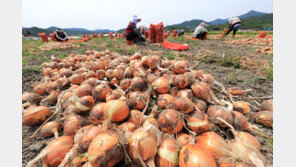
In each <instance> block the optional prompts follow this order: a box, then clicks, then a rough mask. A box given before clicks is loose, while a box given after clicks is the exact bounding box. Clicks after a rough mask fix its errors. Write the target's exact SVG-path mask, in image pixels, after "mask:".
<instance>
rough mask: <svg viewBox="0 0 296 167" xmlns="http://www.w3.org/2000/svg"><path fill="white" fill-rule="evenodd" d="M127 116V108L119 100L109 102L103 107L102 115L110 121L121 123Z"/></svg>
mask: <svg viewBox="0 0 296 167" xmlns="http://www.w3.org/2000/svg"><path fill="white" fill-rule="evenodd" d="M128 114H129V108H128V107H127V105H126V104H125V103H124V102H123V101H121V100H110V101H108V102H107V103H106V104H105V106H104V115H105V117H106V118H107V119H109V120H111V121H123V120H124V119H126V118H127V116H128Z"/></svg>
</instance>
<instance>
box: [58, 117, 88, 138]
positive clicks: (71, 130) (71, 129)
mask: <svg viewBox="0 0 296 167" xmlns="http://www.w3.org/2000/svg"><path fill="white" fill-rule="evenodd" d="M85 124H86V120H85V119H84V118H83V117H81V116H80V115H74V114H72V115H70V116H68V117H67V118H66V120H65V122H64V127H63V128H64V134H65V135H67V136H71V137H73V136H74V135H75V133H76V132H77V131H78V130H79V129H80V128H81V127H83V126H85Z"/></svg>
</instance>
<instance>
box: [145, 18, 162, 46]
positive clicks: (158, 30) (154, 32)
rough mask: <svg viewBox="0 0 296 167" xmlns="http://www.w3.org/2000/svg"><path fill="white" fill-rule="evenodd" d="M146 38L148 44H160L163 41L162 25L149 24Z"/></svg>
mask: <svg viewBox="0 0 296 167" xmlns="http://www.w3.org/2000/svg"><path fill="white" fill-rule="evenodd" d="M148 36H149V42H150V43H162V42H163V40H164V34H163V23H162V22H160V23H158V24H156V25H154V24H150V26H149V32H148Z"/></svg>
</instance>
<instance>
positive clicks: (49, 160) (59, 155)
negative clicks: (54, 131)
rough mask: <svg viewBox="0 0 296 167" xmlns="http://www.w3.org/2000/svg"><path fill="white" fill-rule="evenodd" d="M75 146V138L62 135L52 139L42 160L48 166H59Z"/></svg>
mask: <svg viewBox="0 0 296 167" xmlns="http://www.w3.org/2000/svg"><path fill="white" fill-rule="evenodd" d="M72 146H73V139H72V138H71V137H69V136H62V137H59V138H56V139H54V140H52V141H51V142H50V143H49V144H48V146H47V147H46V151H45V152H46V154H45V156H44V157H43V158H42V161H43V163H44V164H46V165H47V166H52V167H53V166H58V165H59V164H60V163H61V162H62V160H63V159H64V157H65V156H66V154H67V153H68V152H69V151H70V150H71V148H72Z"/></svg>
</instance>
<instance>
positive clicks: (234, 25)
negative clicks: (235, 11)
mask: <svg viewBox="0 0 296 167" xmlns="http://www.w3.org/2000/svg"><path fill="white" fill-rule="evenodd" d="M228 21H229V28H228V31H227V32H226V33H225V36H226V35H228V34H229V33H230V31H233V34H232V37H234V36H235V34H236V31H237V30H238V29H239V27H240V23H241V20H240V19H239V18H238V17H233V18H230V19H229V20H228Z"/></svg>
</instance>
